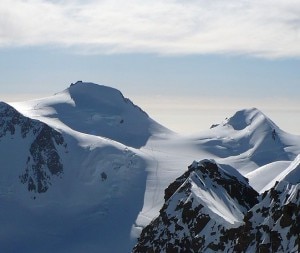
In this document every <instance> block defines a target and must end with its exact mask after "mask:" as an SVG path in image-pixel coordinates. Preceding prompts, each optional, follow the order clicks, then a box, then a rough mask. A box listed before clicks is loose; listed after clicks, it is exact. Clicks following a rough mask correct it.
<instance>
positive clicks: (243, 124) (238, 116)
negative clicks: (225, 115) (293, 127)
mask: <svg viewBox="0 0 300 253" xmlns="http://www.w3.org/2000/svg"><path fill="white" fill-rule="evenodd" d="M224 125H227V126H231V127H232V128H233V129H234V130H244V129H246V128H248V127H250V126H252V127H256V128H257V127H260V126H264V127H269V128H272V129H275V130H278V129H279V128H278V127H277V126H276V125H275V124H274V122H272V121H271V120H270V119H269V118H268V117H267V116H266V115H264V114H263V113H262V112H261V111H260V110H258V109H257V108H250V109H243V110H240V111H237V112H236V113H235V114H234V115H233V116H232V117H231V118H229V119H227V120H226V121H225V122H224Z"/></svg>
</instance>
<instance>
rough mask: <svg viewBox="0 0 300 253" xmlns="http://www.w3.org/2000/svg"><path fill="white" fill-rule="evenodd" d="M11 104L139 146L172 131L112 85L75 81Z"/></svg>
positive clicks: (69, 126) (62, 124) (58, 122)
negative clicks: (52, 92)
mask: <svg viewBox="0 0 300 253" xmlns="http://www.w3.org/2000/svg"><path fill="white" fill-rule="evenodd" d="M12 105H13V106H14V107H15V108H16V109H17V110H19V111H20V112H22V113H23V114H25V115H26V116H29V117H31V118H36V119H39V120H41V121H44V122H45V123H47V124H49V125H51V126H52V127H55V128H58V129H62V130H64V131H68V129H71V130H75V131H76V132H80V133H84V134H89V135H95V136H100V137H105V138H109V139H111V140H114V141H117V142H120V143H122V144H124V145H126V146H130V147H135V148H139V147H142V146H144V145H145V144H146V143H147V141H148V139H149V138H150V137H151V136H153V135H156V134H160V133H170V132H171V131H170V130H168V129H167V128H165V127H163V126H161V125H160V124H159V123H157V122H156V121H154V120H152V119H151V118H150V117H149V116H148V115H147V114H146V113H145V112H144V111H143V110H142V109H141V108H139V107H138V106H136V105H135V104H133V103H132V102H131V101H130V100H129V99H128V98H125V97H124V96H123V95H122V93H121V92H120V91H119V90H117V89H114V88H111V87H107V86H104V85H98V84H95V83H87V82H82V81H78V82H76V83H75V84H71V86H70V87H69V88H67V89H65V90H64V91H62V92H59V93H56V94H55V95H54V96H50V97H47V98H43V99H39V100H33V101H28V102H20V103H12Z"/></svg>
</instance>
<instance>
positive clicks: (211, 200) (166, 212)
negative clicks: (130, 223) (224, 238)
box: [133, 160, 258, 252]
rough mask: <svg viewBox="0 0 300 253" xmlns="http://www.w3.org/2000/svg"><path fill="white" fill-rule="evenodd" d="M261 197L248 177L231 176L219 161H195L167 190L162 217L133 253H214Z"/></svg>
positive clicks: (147, 232)
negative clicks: (216, 243)
mask: <svg viewBox="0 0 300 253" xmlns="http://www.w3.org/2000/svg"><path fill="white" fill-rule="evenodd" d="M236 176H237V177H236ZM257 195H258V194H257V193H256V192H255V191H254V190H253V189H252V188H251V187H250V186H249V185H248V184H247V181H246V180H245V178H243V177H242V176H241V175H237V174H236V175H235V176H233V175H230V174H228V172H227V171H226V170H224V169H223V168H222V167H221V166H220V165H218V164H216V163H215V161H213V160H203V161H201V162H194V163H193V164H192V165H191V166H190V167H189V170H188V171H187V172H185V173H184V174H183V175H182V176H181V177H179V178H177V179H176V180H175V181H174V182H173V183H172V184H170V185H169V187H168V188H167V189H166V191H165V204H164V206H163V207H162V209H161V210H160V215H159V216H158V218H156V219H155V220H154V221H152V222H151V223H150V225H148V226H147V227H146V228H145V229H144V230H143V232H142V234H141V237H140V238H139V241H138V244H137V245H136V246H135V248H134V250H133V252H152V251H153V252H206V250H207V249H211V250H212V248H210V244H211V243H212V242H214V240H216V238H218V237H219V236H220V233H221V232H222V231H224V230H225V229H228V228H232V227H238V226H240V225H241V223H242V222H243V217H244V214H245V213H246V212H247V211H248V210H249V209H250V208H251V207H252V206H253V205H254V204H256V203H257V199H256V198H257ZM208 235H210V236H208Z"/></svg>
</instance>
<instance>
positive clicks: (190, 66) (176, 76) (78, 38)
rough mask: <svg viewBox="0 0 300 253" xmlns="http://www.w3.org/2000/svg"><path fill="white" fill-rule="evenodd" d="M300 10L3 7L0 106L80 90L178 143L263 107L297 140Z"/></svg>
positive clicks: (79, 4) (198, 3)
mask: <svg viewBox="0 0 300 253" xmlns="http://www.w3.org/2000/svg"><path fill="white" fill-rule="evenodd" d="M299 13H300V2H299V1H298V0H272V1H271V0H259V1H258V0H251V1H250V0H239V1H237V0H226V1H221V0H210V1H204V0H185V1H179V0H164V1H161V0H160V1H158V0H152V1H150V0H126V1H124V0H109V1H108V0H84V1H83V0H1V1H0V76H1V85H0V100H4V101H20V100H25V99H30V98H37V97H41V96H48V95H52V94H54V93H56V92H59V91H61V90H63V89H65V88H67V87H68V86H69V85H70V83H71V82H76V81H77V80H83V81H90V82H94V83H98V84H104V85H108V86H112V87H115V88H117V89H119V90H121V91H122V93H123V94H124V95H125V96H126V97H129V98H130V99H131V100H133V102H135V103H136V104H138V105H139V106H140V107H142V108H143V109H144V110H145V111H147V112H148V114H150V116H152V117H153V118H154V119H156V120H157V121H159V122H161V123H162V124H164V125H166V126H167V127H169V128H171V129H173V130H175V131H178V132H182V133H192V132H197V131H200V130H203V129H207V128H209V126H210V125H212V124H214V123H219V122H220V121H222V120H223V119H224V118H225V117H228V116H231V115H232V114H233V113H234V112H235V111H237V110H239V109H243V108H247V107H257V108H259V109H261V110H262V111H263V112H264V113H266V114H267V115H268V116H270V117H271V118H272V120H273V121H274V122H275V123H277V124H278V125H279V126H280V127H281V128H282V129H283V130H286V131H289V132H291V133H295V134H300V127H298V126H299V125H300V106H299V105H300V102H299V99H298V97H299V94H300V85H299V81H300V15H299Z"/></svg>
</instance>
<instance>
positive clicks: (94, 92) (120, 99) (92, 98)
mask: <svg viewBox="0 0 300 253" xmlns="http://www.w3.org/2000/svg"><path fill="white" fill-rule="evenodd" d="M63 93H68V94H69V95H70V97H71V98H72V100H73V101H74V103H75V105H76V106H82V105H83V104H84V105H85V106H90V107H92V106H93V105H94V104H95V105H97V106H101V105H102V106H105V107H109V108H106V109H111V110H113V111H115V110H121V108H122V107H125V106H127V105H129V106H133V107H135V108H136V109H138V110H139V111H141V112H143V113H144V114H145V116H146V115H147V114H146V113H145V112H144V111H142V109H140V108H139V107H138V106H136V105H134V104H133V103H132V102H131V101H130V100H129V99H128V98H125V97H124V96H123V94H122V93H121V91H119V90H117V89H115V88H112V87H109V86H105V85H99V84H95V83H90V82H82V81H77V82H76V83H72V84H71V85H70V87H69V88H67V89H66V90H64V91H63ZM58 94H59V93H58ZM147 116H148V115H147Z"/></svg>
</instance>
